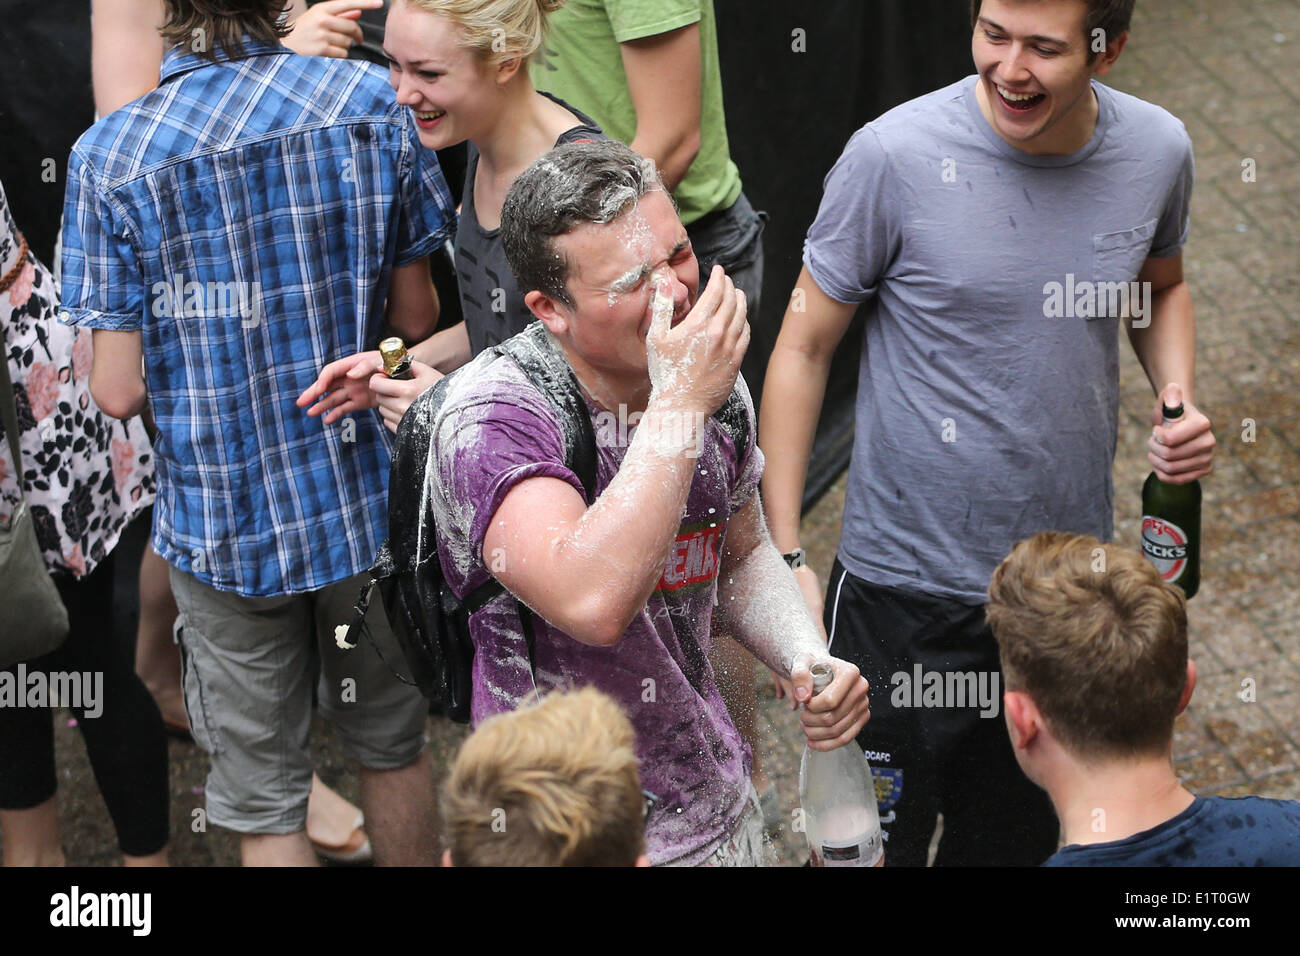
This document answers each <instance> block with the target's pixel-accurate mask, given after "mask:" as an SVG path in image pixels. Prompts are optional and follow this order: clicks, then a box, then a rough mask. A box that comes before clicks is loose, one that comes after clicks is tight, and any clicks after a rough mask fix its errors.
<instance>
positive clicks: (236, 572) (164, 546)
mask: <svg viewBox="0 0 1300 956" xmlns="http://www.w3.org/2000/svg"><path fill="white" fill-rule="evenodd" d="M246 51H247V52H248V54H249V55H248V57H247V58H244V59H236V60H223V61H222V62H221V63H218V64H214V63H212V62H210V61H207V60H201V59H200V58H199V57H197V56H196V55H194V54H192V53H189V52H188V51H185V49H184V48H183V47H178V48H176V49H173V50H172V51H171V52H169V53H168V54H167V56H166V57H165V58H164V60H163V64H162V83H161V85H160V86H159V87H158V89H156V90H154V91H153V92H151V93H149V94H147V95H145V96H144V97H142V98H141V99H138V100H136V101H135V102H133V103H131V104H130V105H129V106H126V107H124V108H122V109H120V110H118V111H117V112H115V113H112V114H110V115H109V116H107V117H105V118H104V119H103V120H101V121H100V122H98V123H96V124H95V125H94V126H93V127H91V128H90V129H89V130H87V131H86V133H85V134H83V135H82V137H81V138H80V139H79V140H78V141H77V144H76V145H75V146H74V147H73V149H72V156H71V158H70V160H69V163H68V184H67V197H66V201H65V206H64V225H63V315H62V316H61V317H62V319H63V321H65V322H67V323H68V324H71V325H84V326H88V327H91V328H96V329H118V330H127V331H137V330H138V331H140V332H141V333H142V337H143V343H144V356H145V378H146V382H147V385H148V389H149V397H150V403H151V406H152V408H153V413H154V418H155V420H156V422H157V424H158V432H159V438H158V441H157V444H156V446H155V448H154V454H155V459H156V462H157V478H158V500H157V504H156V506H155V511H154V528H153V545H154V548H155V549H156V550H157V551H158V552H159V553H160V554H161V555H162V556H163V557H164V558H166V559H167V561H169V562H170V563H171V564H173V565H175V566H176V567H177V568H179V569H181V570H182V571H187V572H189V573H191V574H193V575H194V576H195V577H197V578H199V579H200V580H201V581H204V582H206V583H208V584H210V585H212V586H213V587H216V588H219V589H221V590H226V591H235V592H238V593H240V594H245V595H255V596H266V595H275V594H288V593H294V592H301V591H312V590H316V589H318V588H321V587H324V586H325V585H328V584H331V583H333V582H336V581H340V580H343V579H344V578H347V577H349V576H351V575H353V574H356V573H357V572H359V571H362V570H364V569H365V568H367V567H369V565H370V564H371V562H372V561H373V559H374V557H375V552H376V551H377V550H378V548H379V545H380V543H381V542H382V540H383V538H384V537H385V531H386V527H387V521H386V519H387V485H388V468H389V453H390V448H391V445H390V443H389V438H388V434H387V432H386V431H385V430H384V427H383V425H382V422H381V420H380V418H379V416H378V415H377V414H376V413H375V412H374V411H365V412H361V413H354V414H353V415H351V416H350V419H351V420H350V421H349V419H344V420H343V421H342V422H340V423H338V424H335V425H332V426H326V425H323V424H322V423H321V419H320V418H309V417H307V415H306V413H305V411H304V410H303V409H300V408H298V407H297V406H296V405H295V404H294V400H295V399H296V398H297V396H298V394H299V393H300V392H301V391H302V390H303V389H305V388H306V387H307V386H308V385H310V384H311V383H312V382H313V381H314V380H315V378H316V376H317V374H319V372H320V369H321V366H323V365H325V364H326V363H327V362H330V361H333V360H334V359H337V358H341V357H343V356H346V355H351V354H353V353H354V352H357V351H361V350H365V349H373V348H375V347H376V346H377V343H378V339H379V335H380V328H381V324H382V321H383V316H384V309H385V300H386V297H387V291H388V285H389V279H390V276H391V273H392V269H393V267H394V266H396V265H403V264H405V263H407V262H410V261H411V260H413V259H417V258H419V257H421V256H424V255H427V254H428V253H429V252H430V251H432V250H433V249H435V248H436V247H438V246H439V245H441V243H442V242H443V241H444V240H445V239H446V238H447V236H448V235H450V234H451V232H452V231H453V230H454V227H455V205H454V202H453V201H452V199H451V196H450V194H449V193H448V190H447V185H446V182H445V181H444V180H443V177H442V172H441V170H440V169H439V168H438V162H437V159H436V157H435V155H434V154H433V153H432V152H430V151H427V150H425V149H423V148H422V147H421V146H420V144H419V140H418V139H417V137H416V132H415V127H414V120H413V117H412V116H411V114H410V111H409V110H407V109H406V108H404V107H401V106H398V105H396V103H395V102H394V98H393V91H392V89H391V88H390V87H389V85H388V82H387V78H386V77H385V76H384V74H383V73H382V72H380V71H379V70H377V69H375V68H374V67H372V66H368V65H366V64H362V63H357V62H354V61H348V60H338V59H327V58H324V57H307V56H298V55H296V54H294V53H292V52H290V51H288V50H285V49H284V48H282V47H279V46H273V45H269V44H263V43H252V42H248V41H246Z"/></svg>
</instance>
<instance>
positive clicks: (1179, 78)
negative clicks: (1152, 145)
mask: <svg viewBox="0 0 1300 956" xmlns="http://www.w3.org/2000/svg"><path fill="white" fill-rule="evenodd" d="M1109 82H1110V83H1111V84H1112V85H1114V86H1116V87H1117V88H1119V89H1122V90H1125V91H1127V92H1130V93H1133V94H1135V95H1138V96H1141V97H1143V98H1144V99H1148V100H1151V101H1153V102H1155V103H1159V104H1160V105H1162V106H1165V107H1166V108H1168V109H1169V110H1170V111H1172V112H1173V113H1175V114H1176V115H1177V116H1179V117H1180V118H1181V119H1182V120H1183V121H1184V122H1185V123H1186V125H1187V128H1188V130H1189V131H1190V133H1191V136H1192V141H1193V144H1194V146H1195V149H1196V160H1197V182H1196V190H1195V195H1194V200H1193V205H1192V234H1191V239H1190V242H1189V245H1188V246H1187V249H1186V251H1185V256H1184V259H1185V263H1186V269H1187V276H1188V281H1189V283H1190V285H1191V289H1192V293H1193V297H1194V300H1195V303H1196V310H1197V323H1198V335H1199V347H1198V356H1197V358H1198V374H1197V401H1198V404H1199V405H1200V406H1201V408H1202V409H1203V410H1204V411H1205V412H1206V413H1207V414H1208V415H1209V416H1210V418H1211V420H1212V421H1213V422H1214V425H1215V433H1216V435H1217V436H1218V440H1219V446H1218V450H1217V464H1216V469H1215V473H1214V474H1213V475H1212V476H1211V477H1210V478H1209V479H1207V480H1206V481H1205V482H1204V483H1203V484H1204V492H1205V505H1204V512H1203V516H1202V521H1203V527H1204V550H1203V555H1202V569H1201V591H1200V594H1199V595H1198V596H1197V597H1196V598H1195V599H1194V600H1193V601H1192V603H1191V609H1190V617H1191V630H1192V653H1193V656H1194V657H1195V658H1196V660H1197V663H1198V666H1199V671H1200V680H1199V683H1198V687H1197V690H1196V694H1195V696H1194V698H1193V701H1192V704H1191V706H1190V707H1189V708H1188V711H1187V713H1186V714H1185V715H1184V716H1183V717H1182V718H1180V720H1179V722H1178V725H1177V736H1176V740H1175V757H1176V766H1177V770H1178V773H1179V775H1180V776H1181V777H1182V778H1183V779H1184V781H1185V782H1186V783H1187V785H1188V786H1189V787H1190V788H1192V789H1193V790H1194V791H1196V792H1197V793H1203V794H1226V795H1233V796H1235V795H1241V794H1258V795H1261V796H1268V797H1286V798H1291V799H1296V798H1300V570H1298V569H1300V428H1298V427H1297V426H1298V425H1300V421H1297V419H1298V418H1300V400H1298V396H1300V308H1298V305H1300V295H1298V294H1297V292H1298V288H1297V287H1298V285H1300V246H1298V232H1300V227H1298V225H1297V224H1298V223H1300V0H1234V2H1232V3H1223V2H1216V0H1142V2H1140V3H1139V4H1138V13H1137V16H1136V18H1135V21H1134V25H1133V38H1132V40H1131V42H1130V43H1129V45H1128V48H1127V49H1126V50H1125V52H1124V54H1123V56H1122V57H1121V60H1120V63H1119V65H1118V67H1117V69H1116V70H1115V72H1114V73H1113V74H1112V75H1111V77H1110V78H1109ZM1247 160H1250V161H1252V163H1249V164H1247V165H1253V167H1254V171H1255V176H1254V180H1253V181H1246V179H1243V172H1244V169H1243V163H1245V162H1246V161H1247ZM1247 178H1249V177H1247ZM1122 354H1124V361H1123V366H1122V370H1121V388H1122V406H1121V422H1120V436H1119V447H1118V450H1117V454H1116V461H1115V488H1116V497H1115V534H1116V539H1117V540H1119V541H1121V542H1127V543H1129V544H1131V545H1133V546H1136V544H1137V541H1138V517H1139V507H1140V505H1139V496H1140V490H1141V484H1142V481H1143V479H1144V478H1145V477H1146V474H1147V472H1148V471H1149V466H1148V464H1147V462H1146V458H1145V454H1144V446H1145V442H1146V436H1147V434H1148V430H1149V424H1148V420H1147V416H1148V415H1149V414H1150V407H1151V403H1152V397H1151V390H1150V388H1149V386H1148V385H1147V382H1146V380H1145V377H1144V375H1143V373H1142V371H1141V369H1140V368H1139V366H1138V364H1137V362H1136V360H1135V359H1134V358H1133V356H1132V353H1131V351H1129V350H1128V349H1127V346H1124V347H1123V349H1122ZM843 495H844V483H843V479H841V481H840V482H839V483H838V484H837V485H836V486H835V488H834V490H833V491H832V492H831V493H830V494H829V495H827V497H826V498H825V499H824V500H823V501H822V502H821V503H820V504H819V505H818V507H817V508H816V509H814V510H813V511H812V512H811V513H810V514H809V515H808V517H807V519H806V521H805V535H804V540H805V542H806V544H807V545H808V547H809V550H810V559H811V563H812V564H813V566H814V568H815V569H816V570H817V571H818V573H819V574H820V575H821V576H822V580H823V581H825V579H826V575H827V573H828V572H829V570H830V565H831V561H832V559H833V557H834V548H835V545H836V544H837V542H838V538H839V523H840V516H841V510H842V507H843ZM1251 691H1253V695H1252V693H1250V692H1251ZM1252 696H1253V699H1250V698H1251V697H1252ZM66 723H67V716H66V714H63V715H60V717H59V721H58V724H57V745H58V754H59V772H60V775H61V778H62V780H63V782H64V785H63V786H61V788H60V791H59V801H60V817H61V820H62V822H63V826H64V832H65V844H66V848H67V852H68V857H69V860H70V862H73V863H78V864H91V865H112V864H114V863H115V862H116V859H117V857H116V851H115V848H114V847H115V840H114V837H113V833H112V828H111V826H110V825H109V822H108V819H107V815H106V813H105V811H104V808H103V803H102V801H101V800H100V797H99V794H98V792H97V791H96V790H95V788H94V784H93V778H92V776H91V774H90V770H89V765H88V763H87V761H86V758H85V752H84V749H83V747H82V745H81V741H80V737H79V735H78V734H77V733H76V732H75V731H74V730H72V729H71V728H69V727H67V726H66ZM759 731H760V737H761V739H762V751H763V754H764V760H765V761H766V765H767V768H768V770H769V772H770V773H771V775H772V777H773V779H774V781H775V783H776V785H777V787H778V792H779V795H780V798H781V802H782V804H783V805H784V807H786V808H787V810H788V809H790V808H793V807H794V806H796V805H797V772H798V760H799V754H800V752H801V749H802V742H801V735H800V734H799V732H798V726H797V723H796V722H795V720H794V718H793V716H792V715H791V714H790V713H789V711H788V710H785V709H784V708H783V706H782V704H781V702H779V701H776V700H774V699H772V698H771V697H770V694H768V693H767V692H766V691H765V692H764V696H763V698H762V699H761V701H760V715H759ZM429 732H430V747H431V749H432V750H433V752H434V757H435V763H436V764H437V765H438V766H439V767H441V766H443V765H444V764H445V763H446V761H447V760H448V759H449V758H450V757H451V756H452V755H453V754H454V752H455V748H456V746H457V745H458V744H459V741H460V740H461V739H462V737H463V733H464V732H463V730H462V729H460V728H456V727H451V726H449V725H447V724H445V723H442V722H435V721H430V724H429ZM313 741H314V743H313V746H314V748H315V751H316V757H317V762H316V765H317V767H318V769H319V771H320V773H321V774H322V776H324V777H325V779H326V780H327V781H329V782H331V783H333V784H334V785H335V786H336V787H337V788H338V789H339V790H340V791H342V792H343V793H344V794H345V795H347V796H349V797H351V798H352V799H354V800H355V799H356V798H357V780H356V777H355V774H353V773H351V772H350V771H349V770H348V769H347V767H346V764H345V762H344V761H343V759H342V756H341V754H340V752H339V749H338V746H337V744H336V742H335V740H334V738H333V736H332V734H330V733H329V732H328V730H327V729H326V728H324V727H323V726H321V725H319V724H318V726H317V728H316V732H315V733H314V735H313ZM170 749H171V757H172V770H171V781H172V782H171V786H172V795H173V811H172V812H173V818H172V829H173V833H174V840H173V843H172V856H173V860H174V861H175V862H176V863H178V864H182V865H195V866H202V865H211V864H218V865H233V864H235V863H237V862H238V847H237V842H236V839H235V838H234V837H233V836H232V835H231V834H228V833H224V832H221V831H218V830H215V829H213V830H208V831H206V832H195V830H194V829H193V827H194V824H195V822H196V818H195V816H194V811H195V810H198V809H199V808H201V807H202V805H203V795H202V785H203V780H204V776H205V775H206V766H207V760H206V757H205V756H204V755H203V754H202V753H200V752H199V751H198V750H197V749H196V748H194V747H193V746H192V745H186V744H181V743H178V742H173V743H172V744H170ZM786 819H787V820H788V819H789V817H788V816H787V818H786ZM802 840H803V837H802V835H801V834H795V833H792V832H791V829H790V827H789V826H787V827H785V828H784V829H783V830H782V832H781V833H779V834H778V835H777V838H776V840H775V843H774V850H775V856H776V858H777V859H778V861H780V862H785V863H791V862H796V863H797V862H802V860H803V859H804V856H805V854H804V852H803V851H804V847H803V845H802Z"/></svg>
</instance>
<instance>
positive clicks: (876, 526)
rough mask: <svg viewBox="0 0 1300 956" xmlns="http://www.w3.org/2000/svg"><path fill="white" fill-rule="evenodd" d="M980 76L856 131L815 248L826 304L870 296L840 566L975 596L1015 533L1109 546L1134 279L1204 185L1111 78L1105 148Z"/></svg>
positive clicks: (814, 235)
mask: <svg viewBox="0 0 1300 956" xmlns="http://www.w3.org/2000/svg"><path fill="white" fill-rule="evenodd" d="M975 84H976V78H975V77H968V78H966V79H964V80H961V81H959V82H957V83H954V84H953V85H951V86H949V87H946V88H944V89H942V90H939V91H937V92H934V93H930V94H928V95H926V96H923V97H921V98H920V99H916V100H912V101H911V102H909V103H905V104H903V105H902V106H899V107H898V108H896V109H894V110H891V111H890V112H888V113H886V114H885V115H884V116H882V117H880V118H879V119H877V120H875V121H874V122H872V123H869V124H867V125H866V126H865V127H863V128H862V129H861V130H859V131H858V132H857V133H856V134H855V135H854V136H853V138H852V139H851V140H849V143H848V145H847V146H846V147H845V149H844V153H843V155H842V156H841V157H840V159H839V162H837V163H836V165H835V168H834V169H832V170H831V172H830V174H829V175H828V176H827V177H826V187H825V195H824V197H823V199H822V204H821V208H820V210H819V211H818V213H817V219H816V221H815V222H814V223H813V225H812V227H811V229H810V230H809V232H808V241H807V244H806V246H805V248H804V262H805V264H806V265H807V266H808V270H809V272H810V274H811V275H812V277H813V279H814V280H815V281H816V283H817V285H818V286H819V287H820V288H821V289H822V291H823V292H825V293H826V294H827V295H829V296H831V297H832V298H834V299H836V300H837V301H840V302H846V303H858V302H863V303H868V304H869V312H868V315H867V323H866V328H865V331H864V335H863V344H862V360H861V366H860V371H859V377H858V399H857V413H856V435H855V440H854V445H853V460H852V465H851V470H850V473H849V482H848V492H847V495H846V500H845V508H844V527H843V534H842V537H841V541H840V552H839V557H840V560H841V561H842V562H843V564H844V566H845V567H846V568H847V569H848V570H849V571H850V572H851V573H852V574H854V575H855V576H857V577H859V578H862V579H864V580H866V581H870V582H872V583H874V584H878V585H884V586H886V587H896V588H903V589H907V590H912V591H920V592H923V593H926V594H932V595H935V596H938V597H943V598H948V599H950V600H955V601H960V602H963V603H966V604H982V603H983V602H984V600H985V599H986V590H987V588H988V582H989V577H990V576H991V575H992V573H993V569H994V568H995V567H997V565H998V563H999V562H1000V561H1001V560H1002V559H1003V558H1004V557H1006V555H1007V553H1008V552H1009V551H1010V550H1011V548H1012V546H1013V545H1015V543H1016V542H1017V541H1020V540H1022V539H1024V538H1028V537H1032V536H1033V535H1034V534H1035V533H1037V532H1039V531H1044V530H1049V529H1054V530H1060V531H1073V532H1078V533H1083V534H1093V535H1096V536H1097V537H1099V538H1101V539H1102V540H1107V539H1109V538H1110V535H1111V524H1112V499H1113V487H1112V480H1111V464H1112V459H1113V458H1114V454H1115V442H1116V435H1117V423H1118V405H1119V314H1120V312H1121V311H1122V309H1121V306H1122V305H1123V299H1124V298H1125V297H1128V298H1129V299H1130V304H1136V305H1138V306H1139V307H1141V306H1145V307H1146V309H1148V310H1149V307H1150V302H1149V301H1148V302H1145V303H1143V302H1137V301H1136V300H1133V299H1132V297H1131V291H1132V286H1131V285H1130V283H1131V282H1133V280H1135V279H1136V278H1137V275H1138V272H1139V270H1141V268H1142V265H1143V263H1144V262H1145V261H1146V260H1147V259H1148V258H1153V257H1154V258H1168V257H1170V256H1174V255H1177V254H1178V253H1179V251H1180V250H1181V248H1182V245H1183V242H1184V240H1185V238H1186V235H1187V224H1188V209H1189V204H1190V201H1191V193H1192V146H1191V141H1190V140H1189V139H1188V136H1187V131H1186V130H1185V129H1184V128H1183V124H1182V123H1180V122H1179V121H1178V120H1177V119H1176V118H1175V117H1173V116H1171V115H1170V114H1169V113H1167V112H1166V111H1165V110H1163V109H1161V108H1160V107H1158V106H1153V105H1152V104H1150V103H1145V102H1143V101H1142V100H1139V99H1137V98H1135V97H1132V96H1128V95H1126V94H1124V93H1119V92H1117V91H1115V90H1112V89H1109V88H1108V87H1105V86H1103V85H1101V84H1100V83H1093V90H1094V91H1095V92H1096V95H1097V102H1098V109H1099V112H1098V116H1097V125H1096V129H1095V130H1094V132H1093V135H1092V138H1091V139H1090V140H1089V141H1088V142H1087V143H1086V144H1085V145H1084V146H1083V147H1082V148H1080V149H1079V150H1077V151H1076V152H1074V153H1071V154H1069V155H1064V156H1036V155H1030V154H1028V153H1025V152H1022V151H1021V150H1018V149H1015V148H1014V147H1012V146H1010V145H1008V144H1007V143H1006V142H1005V141H1003V140H1002V138H1001V137H999V136H998V134H997V133H995V132H994V131H993V129H992V128H991V127H990V126H989V124H988V121H987V120H985V118H984V116H983V114H982V113H981V112H980V108H979V105H978V103H977V102H976V98H975ZM1138 289H1139V292H1140V291H1141V287H1140V286H1139V287H1138ZM1135 318H1137V316H1136V315H1135ZM1149 318H1150V315H1149V311H1147V312H1146V314H1145V315H1144V316H1143V317H1142V318H1141V319H1138V321H1143V320H1145V319H1149ZM1133 493H1134V494H1136V489H1133ZM1135 507H1136V502H1135Z"/></svg>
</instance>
